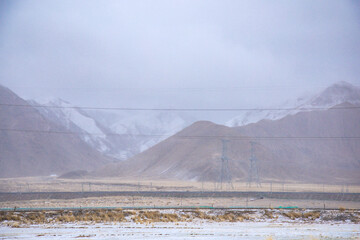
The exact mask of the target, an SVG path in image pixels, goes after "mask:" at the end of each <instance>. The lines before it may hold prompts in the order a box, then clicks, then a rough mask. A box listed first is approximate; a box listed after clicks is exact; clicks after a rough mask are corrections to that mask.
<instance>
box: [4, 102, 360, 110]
mask: <svg viewBox="0 0 360 240" xmlns="http://www.w3.org/2000/svg"><path fill="white" fill-rule="evenodd" d="M0 106H3V107H30V108H31V107H34V108H55V109H85V110H119V111H214V112H215V111H216V112H222V111H282V110H283V111H291V110H300V111H310V110H312V111H313V110H342V109H344V110H346V109H360V106H341V107H331V108H326V107H304V108H301V107H300V108H130V107H87V106H53V105H29V104H7V103H0Z"/></svg>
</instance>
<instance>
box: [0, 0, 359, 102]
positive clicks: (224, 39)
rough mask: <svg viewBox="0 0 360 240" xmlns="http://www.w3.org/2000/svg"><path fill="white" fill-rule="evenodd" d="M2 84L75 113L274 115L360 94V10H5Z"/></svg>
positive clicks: (355, 6) (319, 5) (326, 6)
mask: <svg viewBox="0 0 360 240" xmlns="http://www.w3.org/2000/svg"><path fill="white" fill-rule="evenodd" d="M0 9H1V10H0V83H1V84H2V85H5V86H7V87H9V88H10V89H12V90H13V91H15V92H16V93H18V94H19V95H20V96H22V97H25V98H36V99H39V98H47V97H60V98H63V99H66V100H68V101H70V102H72V103H73V104H75V105H80V106H100V107H175V108H178V107H194V108H236V107H266V106H272V105H277V104H279V103H281V102H284V101H285V100H287V99H289V98H293V97H294V96H297V95H300V94H303V93H305V92H311V91H314V90H316V89H321V88H324V87H326V86H328V85H330V84H332V83H334V82H337V81H347V82H350V83H353V84H355V85H360V84H359V82H360V79H359V76H360V4H359V2H358V1H346V0H343V1H339V0H334V1H331V0H327V1H320V0H307V1H306V0H305V1H303V0H301V1H300V0H299V1H287V0H286V1H285V0H284V1H268V0H266V1H265V0H264V1H254V0H251V1H239V0H234V1H224V0H218V1H211V0H206V1H205V0H204V1H197V0H188V1H181V0H178V1H171V0H164V1H156V0H152V1H148V0H144V1H133V0H129V1H119V0H116V1H110V0H107V1H100V0H98V1H92V0H84V1H82V0H77V1H74V0H61V1H48V0H37V1H27V0H21V1H17V0H1V1H0Z"/></svg>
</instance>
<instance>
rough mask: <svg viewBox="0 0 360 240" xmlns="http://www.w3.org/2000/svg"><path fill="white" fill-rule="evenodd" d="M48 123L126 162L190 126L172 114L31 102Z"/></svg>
mask: <svg viewBox="0 0 360 240" xmlns="http://www.w3.org/2000/svg"><path fill="white" fill-rule="evenodd" d="M30 103H31V104H32V105H33V106H44V107H37V109H38V110H39V112H40V113H41V114H42V115H43V116H44V117H45V118H47V119H49V120H50V121H52V122H54V123H56V124H59V125H61V126H63V127H64V128H66V129H67V130H68V131H70V132H75V133H78V135H79V137H80V138H81V139H82V140H83V141H84V142H85V143H87V144H88V145H89V146H91V147H93V148H94V149H96V150H97V151H99V152H101V153H103V154H105V155H107V156H110V157H113V158H115V159H117V160H126V159H128V158H129V157H132V156H134V155H136V154H138V153H140V152H142V151H144V150H146V149H148V148H150V147H151V146H153V145H155V144H157V143H159V142H160V141H162V140H164V139H165V138H167V137H169V136H171V135H173V134H175V133H176V132H178V131H180V130H181V129H183V128H184V127H186V126H188V125H189V124H190V123H192V120H191V118H190V117H188V116H186V115H181V114H175V113H173V112H139V111H116V110H89V109H82V108H78V107H74V106H72V105H71V104H70V103H69V102H66V101H64V100H61V99H54V100H50V101H47V102H43V103H41V104H39V103H37V102H36V101H30Z"/></svg>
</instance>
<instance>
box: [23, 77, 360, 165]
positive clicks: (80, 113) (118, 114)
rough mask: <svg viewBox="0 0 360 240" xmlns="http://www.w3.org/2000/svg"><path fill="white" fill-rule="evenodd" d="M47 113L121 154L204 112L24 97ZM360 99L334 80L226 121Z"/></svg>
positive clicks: (146, 145)
mask: <svg viewBox="0 0 360 240" xmlns="http://www.w3.org/2000/svg"><path fill="white" fill-rule="evenodd" d="M29 102H30V104H32V105H33V106H39V105H40V106H43V107H36V109H38V111H39V112H40V113H41V114H42V115H43V116H45V117H46V118H47V119H49V120H51V121H53V122H55V123H56V124H60V125H61V126H64V127H65V128H66V129H67V130H68V131H69V132H74V133H77V134H78V135H79V137H80V138H81V139H82V140H83V141H85V142H86V143H87V144H88V145H90V146H91V147H93V148H95V149H96V150H98V151H100V152H101V153H104V154H106V155H108V156H111V157H113V158H115V159H119V160H125V159H128V158H130V157H132V156H134V155H136V154H138V153H140V152H143V151H145V150H147V149H148V148H150V147H152V146H154V145H155V144H157V143H159V142H161V141H162V140H164V139H165V138H167V137H170V136H172V135H174V134H175V133H176V132H178V131H180V130H182V129H184V128H185V127H187V126H189V125H190V124H192V123H193V122H195V121H198V120H210V121H214V120H213V119H209V118H206V117H205V115H204V116H195V115H190V113H188V114H185V113H183V112H169V111H120V110H118V111H117V110H89V109H82V108H79V107H74V106H73V105H72V104H71V103H69V102H67V101H64V100H61V99H52V100H45V101H44V100H42V101H29ZM344 102H349V103H352V104H360V88H358V87H355V86H353V85H351V84H349V83H346V82H339V83H336V84H334V85H332V86H330V87H328V88H326V89H325V90H323V91H322V92H320V93H318V94H316V95H312V96H306V97H302V98H297V99H295V100H293V101H287V102H285V103H284V104H283V105H282V106H279V107H274V108H273V109H270V110H257V111H254V110H249V111H244V112H243V114H242V115H239V116H236V117H234V118H232V119H231V120H229V121H227V122H226V124H225V125H227V126H229V127H237V126H244V125H247V124H249V123H256V122H258V121H260V120H263V119H269V120H277V119H281V118H283V117H285V116H287V115H291V114H296V113H298V112H302V111H311V110H313V109H316V108H321V109H322V110H326V109H328V108H331V107H333V106H335V105H337V104H341V103H344Z"/></svg>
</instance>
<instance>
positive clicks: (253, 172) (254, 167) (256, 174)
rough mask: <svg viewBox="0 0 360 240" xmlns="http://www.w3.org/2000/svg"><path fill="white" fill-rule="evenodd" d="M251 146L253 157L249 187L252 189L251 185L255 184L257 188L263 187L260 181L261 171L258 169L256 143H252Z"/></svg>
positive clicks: (251, 157) (251, 158) (251, 159)
mask: <svg viewBox="0 0 360 240" xmlns="http://www.w3.org/2000/svg"><path fill="white" fill-rule="evenodd" d="M250 144H251V156H250V169H249V178H248V183H247V185H248V186H249V187H251V183H252V182H255V183H256V186H257V187H261V183H260V179H259V170H258V168H257V163H256V162H257V158H256V156H255V147H254V146H255V144H256V143H255V142H250Z"/></svg>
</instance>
